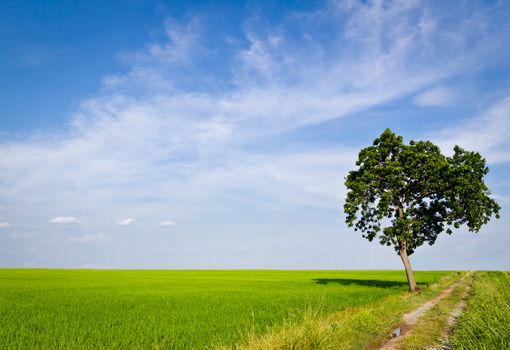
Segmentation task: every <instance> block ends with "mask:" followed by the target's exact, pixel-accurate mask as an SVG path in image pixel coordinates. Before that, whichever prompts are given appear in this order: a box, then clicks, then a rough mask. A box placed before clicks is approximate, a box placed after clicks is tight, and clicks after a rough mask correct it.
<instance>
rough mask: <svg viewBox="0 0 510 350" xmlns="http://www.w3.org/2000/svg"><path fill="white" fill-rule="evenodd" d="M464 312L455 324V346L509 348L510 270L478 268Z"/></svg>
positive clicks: (463, 347) (453, 344) (460, 347)
mask: <svg viewBox="0 0 510 350" xmlns="http://www.w3.org/2000/svg"><path fill="white" fill-rule="evenodd" d="M470 294H471V295H470V298H469V299H468V305H467V308H466V310H465V312H464V313H463V314H462V315H461V317H460V320H459V324H458V326H457V327H456V328H455V330H454V333H453V337H452V339H451V344H452V346H453V348H454V349H466V350H467V349H469V350H471V349H510V274H509V273H508V272H498V271H492V272H477V273H476V274H475V279H474V282H473V286H472V288H471V293H470Z"/></svg>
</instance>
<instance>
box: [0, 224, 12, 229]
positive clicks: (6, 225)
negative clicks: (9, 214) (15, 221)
mask: <svg viewBox="0 0 510 350" xmlns="http://www.w3.org/2000/svg"><path fill="white" fill-rule="evenodd" d="M9 227H11V224H10V223H9V222H0V230H1V229H5V228H9Z"/></svg>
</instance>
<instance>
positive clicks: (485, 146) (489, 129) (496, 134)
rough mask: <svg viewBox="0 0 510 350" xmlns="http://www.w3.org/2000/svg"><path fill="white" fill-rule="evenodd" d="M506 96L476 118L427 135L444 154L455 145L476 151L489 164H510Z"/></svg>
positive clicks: (509, 108)
mask: <svg viewBox="0 0 510 350" xmlns="http://www.w3.org/2000/svg"><path fill="white" fill-rule="evenodd" d="M509 116H510V96H509V97H506V98H504V99H502V100H501V101H498V102H496V103H494V105H492V106H491V107H490V108H488V109H487V110H485V111H484V112H482V113H481V114H480V115H479V116H478V117H474V118H472V119H467V120H462V121H460V122H458V123H456V124H454V125H450V126H448V127H447V128H444V129H443V130H439V131H438V132H436V133H433V134H431V135H429V138H431V139H432V140H433V141H434V142H436V143H437V144H438V145H439V146H440V147H441V148H442V149H443V151H445V152H449V153H451V152H452V150H453V147H454V146H455V145H459V146H461V147H463V148H465V149H467V150H470V151H478V152H480V154H481V155H482V156H484V157H485V158H486V159H487V161H488V162H490V163H505V162H510V140H509V138H508V135H510V118H509Z"/></svg>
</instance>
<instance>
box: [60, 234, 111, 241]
mask: <svg viewBox="0 0 510 350" xmlns="http://www.w3.org/2000/svg"><path fill="white" fill-rule="evenodd" d="M109 240H111V237H110V236H106V235H104V234H102V233H99V234H95V235H94V234H85V235H82V236H78V237H69V238H68V239H67V242H70V243H93V242H100V241H109Z"/></svg>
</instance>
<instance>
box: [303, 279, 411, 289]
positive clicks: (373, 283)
mask: <svg viewBox="0 0 510 350" xmlns="http://www.w3.org/2000/svg"><path fill="white" fill-rule="evenodd" d="M312 281H313V282H315V283H317V284H322V285H327V284H341V285H344V286H348V285H351V284H356V285H358V286H366V287H377V288H393V287H404V286H405V287H407V285H408V284H407V282H397V281H383V280H360V279H352V278H314V279H312Z"/></svg>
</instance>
